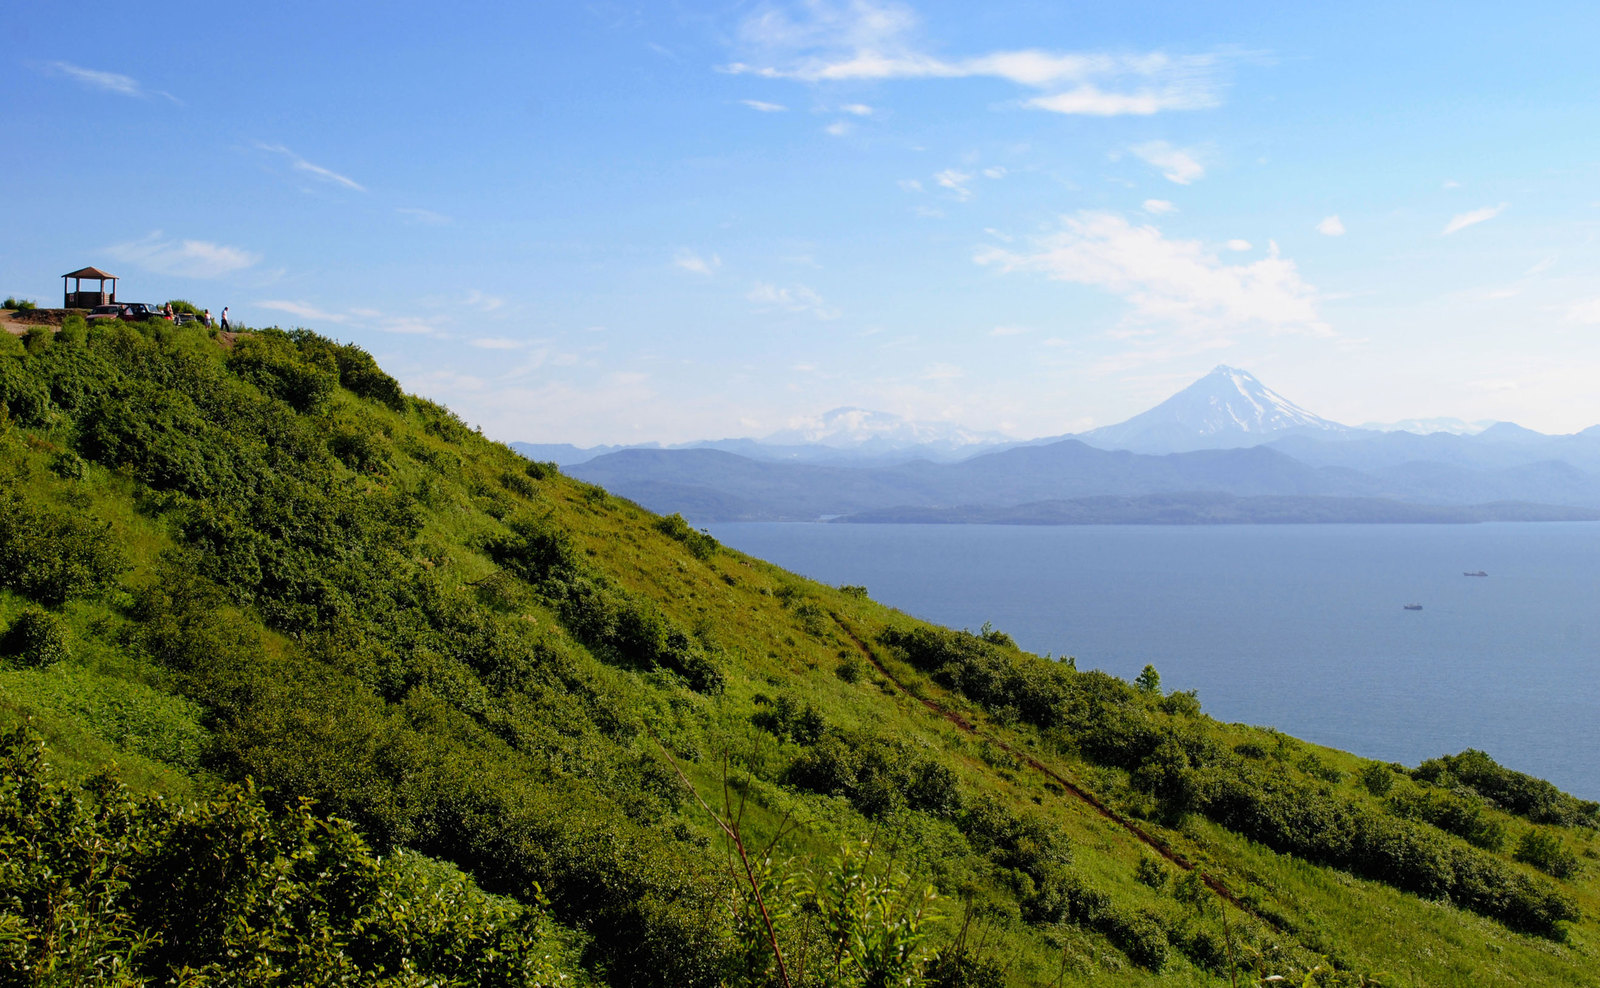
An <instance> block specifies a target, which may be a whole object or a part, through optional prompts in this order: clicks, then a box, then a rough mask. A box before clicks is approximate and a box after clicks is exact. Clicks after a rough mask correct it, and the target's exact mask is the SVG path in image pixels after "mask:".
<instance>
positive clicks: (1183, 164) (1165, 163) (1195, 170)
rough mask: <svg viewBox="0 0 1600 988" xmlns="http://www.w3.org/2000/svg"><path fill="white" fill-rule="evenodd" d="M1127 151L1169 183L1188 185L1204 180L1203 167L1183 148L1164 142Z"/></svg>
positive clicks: (1154, 142) (1204, 172) (1141, 145)
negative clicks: (1159, 173) (1200, 179)
mask: <svg viewBox="0 0 1600 988" xmlns="http://www.w3.org/2000/svg"><path fill="white" fill-rule="evenodd" d="M1128 150H1130V151H1132V152H1133V153H1134V155H1135V156H1136V157H1137V158H1139V160H1141V161H1143V162H1144V163H1145V164H1148V165H1150V166H1151V167H1153V168H1155V169H1157V170H1158V171H1160V172H1161V175H1162V177H1164V178H1165V179H1166V180H1167V181H1169V182H1176V183H1178V184H1179V185H1188V184H1189V183H1190V182H1193V181H1194V180H1196V179H1199V178H1204V177H1205V174H1206V169H1205V166H1204V165H1202V164H1200V162H1199V161H1197V160H1195V157H1194V155H1193V154H1191V153H1190V152H1189V151H1186V150H1184V149H1183V148H1175V147H1173V146H1172V145H1171V144H1168V143H1167V142H1166V141H1148V142H1146V143H1144V144H1136V145H1134V146H1133V147H1131V148H1129V149H1128Z"/></svg>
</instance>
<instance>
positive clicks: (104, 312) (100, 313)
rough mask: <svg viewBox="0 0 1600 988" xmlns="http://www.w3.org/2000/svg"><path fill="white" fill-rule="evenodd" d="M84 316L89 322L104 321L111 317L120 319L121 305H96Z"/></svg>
mask: <svg viewBox="0 0 1600 988" xmlns="http://www.w3.org/2000/svg"><path fill="white" fill-rule="evenodd" d="M85 318H87V320H88V321H89V322H106V321H108V320H111V319H120V318H122V306H120V305H97V306H95V307H94V308H93V309H90V310H89V315H88V316H87V317H85Z"/></svg>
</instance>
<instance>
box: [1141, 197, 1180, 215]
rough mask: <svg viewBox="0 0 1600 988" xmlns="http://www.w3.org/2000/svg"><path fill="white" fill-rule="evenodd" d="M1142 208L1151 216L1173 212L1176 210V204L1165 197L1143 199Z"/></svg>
mask: <svg viewBox="0 0 1600 988" xmlns="http://www.w3.org/2000/svg"><path fill="white" fill-rule="evenodd" d="M1143 208H1144V211H1145V212H1147V213H1149V214H1150V215H1151V216H1165V215H1166V214H1168V213H1175V212H1177V211H1178V207H1177V206H1175V205H1173V204H1172V203H1170V202H1168V201H1167V200H1165V199H1146V200H1145V201H1144V204H1143Z"/></svg>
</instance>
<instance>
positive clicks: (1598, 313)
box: [1566, 296, 1600, 326]
mask: <svg viewBox="0 0 1600 988" xmlns="http://www.w3.org/2000/svg"><path fill="white" fill-rule="evenodd" d="M1566 310H1567V311H1566V318H1567V321H1568V322H1575V323H1581V324H1582V325H1585V326H1594V325H1596V324H1600V296H1595V297H1593V298H1584V299H1579V300H1578V301H1576V302H1571V303H1568V305H1567V307H1566Z"/></svg>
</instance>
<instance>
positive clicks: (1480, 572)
mask: <svg viewBox="0 0 1600 988" xmlns="http://www.w3.org/2000/svg"><path fill="white" fill-rule="evenodd" d="M1461 575H1462V576H1488V575H1489V574H1488V573H1485V572H1484V571H1483V570H1481V569H1480V570H1478V571H1477V572H1476V573H1462V574H1461Z"/></svg>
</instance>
